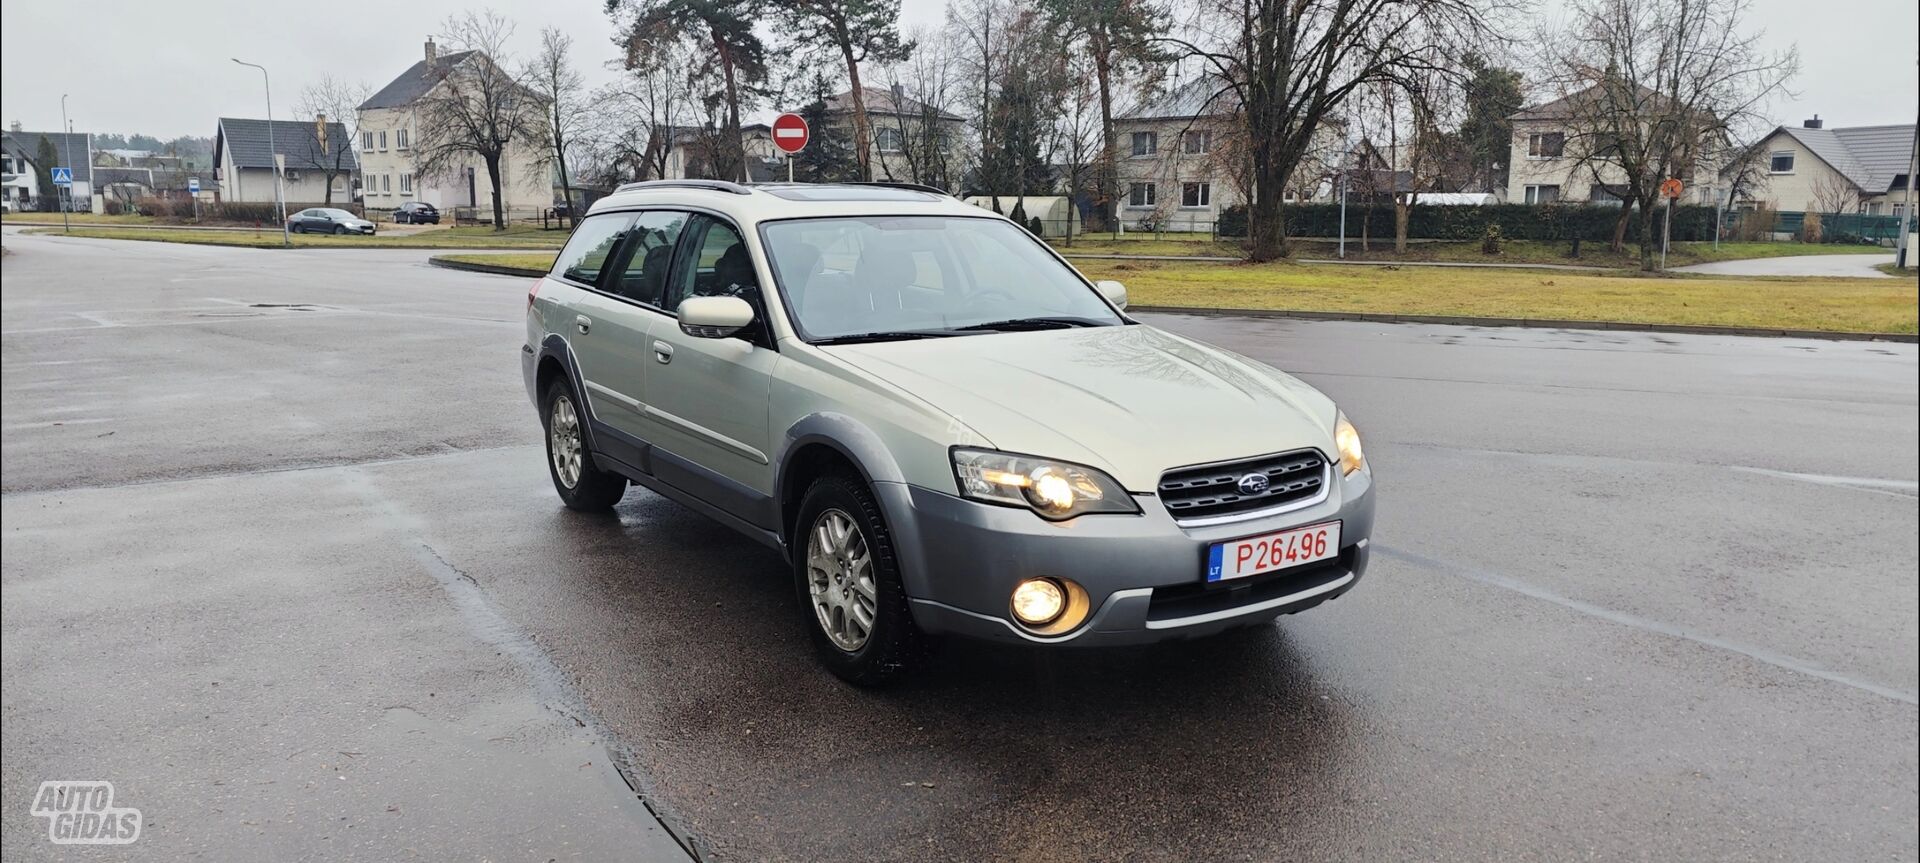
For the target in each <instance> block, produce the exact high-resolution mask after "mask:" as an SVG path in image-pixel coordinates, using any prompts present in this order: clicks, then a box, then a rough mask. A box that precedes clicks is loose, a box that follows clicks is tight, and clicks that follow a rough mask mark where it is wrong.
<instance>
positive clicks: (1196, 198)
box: [1180, 183, 1213, 207]
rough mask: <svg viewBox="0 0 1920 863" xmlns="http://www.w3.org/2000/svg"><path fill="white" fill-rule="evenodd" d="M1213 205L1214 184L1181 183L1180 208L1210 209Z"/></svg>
mask: <svg viewBox="0 0 1920 863" xmlns="http://www.w3.org/2000/svg"><path fill="white" fill-rule="evenodd" d="M1212 205H1213V184H1212V183H1181V184H1180V206H1182V207H1210V206H1212Z"/></svg>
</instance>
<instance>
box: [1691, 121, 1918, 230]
mask: <svg viewBox="0 0 1920 863" xmlns="http://www.w3.org/2000/svg"><path fill="white" fill-rule="evenodd" d="M1745 158H1746V159H1749V160H1752V162H1751V163H1746V164H1751V165H1752V167H1753V168H1754V173H1755V174H1756V175H1757V180H1756V181H1755V182H1753V183H1752V184H1751V185H1750V186H1749V187H1748V188H1746V189H1743V190H1742V191H1743V194H1742V195H1741V199H1742V203H1755V202H1759V201H1766V202H1768V204H1769V205H1770V206H1771V207H1772V208H1773V209H1775V210H1780V211H1787V212H1816V213H1867V214H1869V215H1888V216H1898V215H1900V214H1901V213H1902V212H1903V211H1904V210H1905V208H1906V200H1907V172H1908V171H1909V170H1910V169H1911V167H1910V166H1911V164H1912V160H1913V124H1912V123H1907V124H1905V125H1893V126H1850V127H1846V128H1838V129H1828V128H1826V124H1825V123H1823V122H1822V121H1821V120H1820V118H1819V117H1818V116H1816V117H1814V118H1813V119H1811V120H1808V121H1806V122H1805V123H1802V124H1801V125H1799V126H1797V127H1796V126H1778V127H1775V128H1774V130H1773V131H1772V132H1769V133H1767V135H1766V137H1764V138H1761V139H1760V141H1759V142H1758V143H1756V144H1754V145H1753V146H1752V147H1751V148H1749V149H1748V150H1747V153H1746V156H1745ZM1743 166H1744V165H1743V164H1736V165H1732V166H1729V168H1728V170H1727V173H1728V174H1731V173H1732V172H1733V171H1734V170H1735V169H1737V168H1739V167H1743Z"/></svg>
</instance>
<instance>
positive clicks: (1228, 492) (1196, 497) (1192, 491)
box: [1159, 449, 1327, 522]
mask: <svg viewBox="0 0 1920 863" xmlns="http://www.w3.org/2000/svg"><path fill="white" fill-rule="evenodd" d="M1250 474H1263V475H1265V476H1266V478H1267V487H1266V489H1265V490H1264V491H1259V492H1251V493H1250V492H1248V491H1245V490H1243V489H1242V488H1241V484H1240V480H1241V479H1242V478H1244V477H1246V476H1248V475H1250ZM1326 482H1327V460H1326V459H1324V458H1322V457H1321V456H1320V452H1319V451H1318V450H1310V449H1305V450H1296V451H1294V452H1286V453H1280V454H1279V455H1264V456H1259V457H1257V458H1250V459H1243V460H1241V461H1233V462H1223V463H1220V464H1208V465H1199V466H1197V467H1183V468H1176V469H1174V470H1170V471H1167V472H1166V473H1165V474H1162V475H1161V477H1160V487H1159V491H1160V503H1161V504H1162V505H1164V506H1165V507H1166V508H1167V512H1169V513H1171V514H1172V515H1173V519H1174V521H1179V522H1192V521H1195V520H1199V519H1210V518H1221V517H1226V516H1234V515H1239V514H1241V513H1248V512H1256V511H1260V510H1268V509H1274V508H1277V507H1282V506H1286V505H1287V504H1291V503H1298V502H1301V501H1308V500H1313V499H1315V498H1317V497H1319V496H1320V495H1321V494H1322V493H1324V492H1325V491H1326Z"/></svg>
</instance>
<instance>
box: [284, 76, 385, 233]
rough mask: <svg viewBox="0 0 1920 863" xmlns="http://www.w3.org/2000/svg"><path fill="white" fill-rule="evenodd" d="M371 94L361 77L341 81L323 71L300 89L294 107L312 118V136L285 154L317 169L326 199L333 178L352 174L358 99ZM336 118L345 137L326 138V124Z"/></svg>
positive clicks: (329, 198)
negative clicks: (360, 79) (341, 139)
mask: <svg viewBox="0 0 1920 863" xmlns="http://www.w3.org/2000/svg"><path fill="white" fill-rule="evenodd" d="M371 95H373V88H372V87H369V86H367V84H366V82H364V81H343V80H341V79H338V78H335V77H333V76H332V75H323V76H321V78H320V80H319V81H317V82H315V83H312V84H308V85H307V86H306V87H305V88H304V89H302V90H301V91H300V101H299V103H298V105H299V107H297V108H296V109H295V110H297V111H299V112H300V114H301V115H303V116H305V117H308V118H311V119H312V120H313V121H314V136H313V139H312V140H308V141H303V142H302V143H301V144H298V145H296V146H294V147H290V148H288V155H289V156H290V157H291V159H292V160H293V161H297V162H300V163H301V167H304V168H308V169H310V170H313V171H317V172H319V173H320V174H321V175H322V176H324V177H326V180H327V191H326V203H327V204H328V205H332V204H333V180H334V178H335V177H339V176H342V175H345V176H347V177H352V176H353V172H354V167H355V165H356V164H357V163H356V162H355V161H354V156H353V154H354V152H355V148H354V142H355V141H356V140H357V139H359V137H360V103H362V102H365V101H367V97H368V96H371ZM330 122H338V123H340V124H341V127H342V128H343V129H344V130H345V131H346V140H344V141H329V140H326V137H327V135H328V132H327V124H328V123H330Z"/></svg>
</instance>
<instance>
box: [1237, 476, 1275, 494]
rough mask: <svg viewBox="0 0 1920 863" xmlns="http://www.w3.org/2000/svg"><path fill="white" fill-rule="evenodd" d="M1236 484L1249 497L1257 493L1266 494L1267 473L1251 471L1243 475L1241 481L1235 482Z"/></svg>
mask: <svg viewBox="0 0 1920 863" xmlns="http://www.w3.org/2000/svg"><path fill="white" fill-rule="evenodd" d="M1235 485H1236V486H1238V487H1239V489H1240V493H1241V494H1244V495H1247V496H1249V497H1251V496H1253V495H1256V494H1266V493H1267V475H1266V474H1264V473H1250V474H1247V475H1246V476H1243V477H1241V478H1240V481H1239V482H1237V483H1235Z"/></svg>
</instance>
